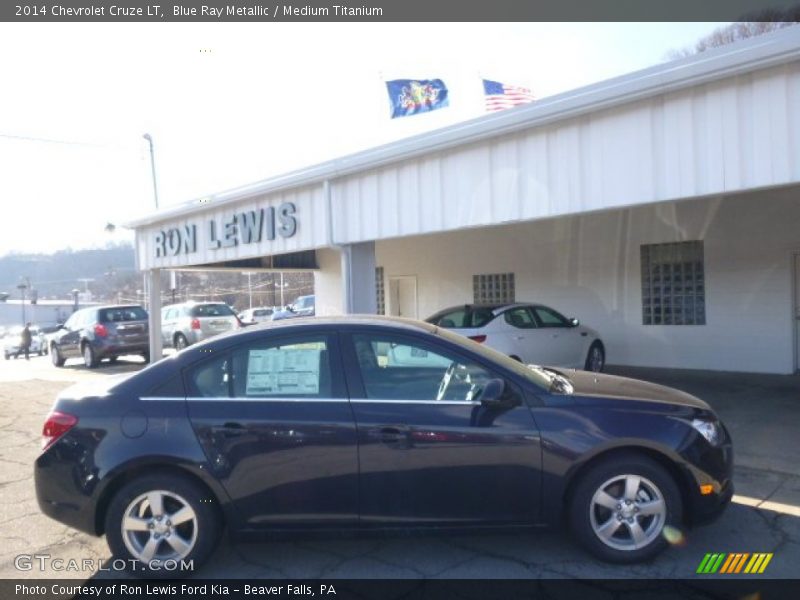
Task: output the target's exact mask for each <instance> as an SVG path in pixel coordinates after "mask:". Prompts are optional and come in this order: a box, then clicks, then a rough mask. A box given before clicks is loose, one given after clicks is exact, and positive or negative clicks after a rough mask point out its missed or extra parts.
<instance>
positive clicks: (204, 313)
mask: <svg viewBox="0 0 800 600" xmlns="http://www.w3.org/2000/svg"><path fill="white" fill-rule="evenodd" d="M191 315H192V316H193V317H233V316H235V314H234V312H233V311H232V310H231V307H230V306H228V305H227V304H198V305H197V306H193V307H192V312H191Z"/></svg>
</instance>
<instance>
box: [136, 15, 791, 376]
mask: <svg viewBox="0 0 800 600" xmlns="http://www.w3.org/2000/svg"><path fill="white" fill-rule="evenodd" d="M129 225H130V226H131V227H133V228H134V229H135V230H136V249H137V250H136V252H137V261H138V265H139V268H140V269H143V270H146V271H148V272H149V273H150V284H151V285H150V302H151V308H152V310H151V332H153V333H154V335H153V339H152V341H151V344H152V346H153V348H152V354H153V356H156V355H158V354H159V349H160V325H159V323H158V322H157V321H158V320H157V319H156V318H155V316H156V315H158V314H159V312H160V311H159V306H160V289H159V286H160V284H159V281H160V277H159V273H160V272H161V270H164V269H186V268H229V269H235V270H239V271H241V270H247V271H251V270H254V269H288V268H300V269H307V268H308V269H313V270H314V271H315V289H316V294H317V313H318V314H330V313H349V312H360V313H374V312H385V313H386V314H400V315H403V316H409V317H418V318H425V317H427V316H429V315H430V314H432V313H434V312H436V311H438V310H439V309H442V308H444V307H447V306H451V305H456V304H463V303H471V302H475V301H480V302H489V301H492V302H494V301H502V302H504V301H512V300H516V301H535V302H541V303H544V304H548V305H551V306H553V307H554V308H556V309H557V310H559V311H560V312H562V313H564V314H566V315H567V316H569V317H573V316H574V317H578V318H579V319H580V320H581V322H582V323H585V324H587V325H589V326H591V327H593V328H595V329H597V330H598V331H599V332H600V334H601V336H602V338H603V340H604V341H605V345H606V352H607V359H608V362H609V363H611V364H622V365H638V366H655V367H673V368H695V369H714V370H726V371H734V370H735V371H752V372H765V373H793V372H795V371H796V370H797V368H798V365H799V364H800V362H799V361H800V356H799V355H800V348H799V347H798V346H799V344H798V339H799V338H800V332H799V331H798V327H800V321H798V317H799V316H800V27H789V28H787V29H785V30H783V31H780V32H776V33H773V34H768V35H764V36H761V37H758V38H755V39H752V40H749V41H747V42H743V43H739V44H734V45H730V46H726V47H723V48H719V49H715V50H710V51H707V52H704V53H702V54H700V55H697V56H694V57H691V58H687V59H683V60H679V61H675V62H669V63H665V64H661V65H658V66H655V67H652V68H649V69H646V70H643V71H639V72H636V73H631V74H629V75H625V76H623V77H619V78H616V79H612V80H609V81H604V82H601V83H598V84H595V85H591V86H588V87H585V88H582V89H578V90H573V91H571V92H568V93H564V94H560V95H558V96H553V97H549V98H545V99H542V100H540V101H538V102H536V103H534V104H531V105H527V106H523V107H518V108H515V109H511V110H506V111H502V112H499V113H493V114H489V115H486V116H483V117H480V118H477V119H474V120H471V121H467V122H464V123H459V124H457V125H453V126H450V127H447V128H444V129H440V130H436V131H432V132H429V133H426V134H424V135H420V136H417V137H413V138H409V139H404V140H401V141H398V142H395V143H392V144H388V145H385V146H381V147H378V148H374V149H370V150H367V151H364V152H361V153H358V154H355V155H350V156H345V157H342V158H340V159H337V160H333V161H331V162H328V163H324V164H320V165H316V166H310V167H308V168H306V169H303V170H300V171H296V172H292V173H289V174H286V175H283V176H280V177H274V178H271V179H267V180H264V181H261V182H258V183H255V184H252V185H247V186H243V187H240V188H237V189H234V190H230V191H226V192H222V193H219V194H215V195H212V196H210V197H208V198H205V199H203V201H196V202H192V203H189V204H186V205H181V206H176V207H171V208H169V209H165V210H162V211H160V212H158V213H154V214H151V215H149V216H147V217H144V218H141V219H139V220H137V221H135V222H132V223H130V224H129Z"/></svg>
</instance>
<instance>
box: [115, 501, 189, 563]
mask: <svg viewBox="0 0 800 600" xmlns="http://www.w3.org/2000/svg"><path fill="white" fill-rule="evenodd" d="M121 528H122V540H123V542H124V543H125V547H126V548H127V549H128V552H130V553H131V556H133V557H134V558H136V559H137V560H140V561H142V562H146V563H147V562H150V561H152V560H160V561H162V562H163V561H166V560H181V559H184V558H186V556H188V555H189V553H190V552H191V551H192V549H193V548H194V546H195V544H196V542H197V533H198V519H197V515H196V514H195V511H194V509H193V508H192V507H191V505H190V504H189V503H188V502H187V501H186V500H185V499H184V498H183V497H181V496H180V495H178V494H176V493H174V492H168V491H165V490H152V491H149V492H147V493H144V494H142V495H140V496H138V497H137V498H135V499H134V500H133V501H132V502H131V503H130V504H129V505H128V507H127V508H126V509H125V512H124V513H123V517H122V523H121Z"/></svg>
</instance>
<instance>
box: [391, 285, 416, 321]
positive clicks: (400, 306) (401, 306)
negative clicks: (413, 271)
mask: <svg viewBox="0 0 800 600" xmlns="http://www.w3.org/2000/svg"><path fill="white" fill-rule="evenodd" d="M389 314H390V315H392V316H395V317H406V318H408V319H416V318H418V317H417V278H416V276H415V275H404V276H402V277H390V278H389Z"/></svg>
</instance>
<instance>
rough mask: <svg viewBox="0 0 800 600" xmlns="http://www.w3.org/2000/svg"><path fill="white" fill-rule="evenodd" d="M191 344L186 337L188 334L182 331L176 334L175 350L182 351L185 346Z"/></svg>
mask: <svg viewBox="0 0 800 600" xmlns="http://www.w3.org/2000/svg"><path fill="white" fill-rule="evenodd" d="M188 345H189V341H188V340H187V339H186V336H185V335H183V334H182V333H178V334H176V335H175V350H177V351H178V352H180V351H181V350H183V349H184V348H186V347H187V346H188Z"/></svg>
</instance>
